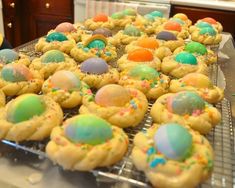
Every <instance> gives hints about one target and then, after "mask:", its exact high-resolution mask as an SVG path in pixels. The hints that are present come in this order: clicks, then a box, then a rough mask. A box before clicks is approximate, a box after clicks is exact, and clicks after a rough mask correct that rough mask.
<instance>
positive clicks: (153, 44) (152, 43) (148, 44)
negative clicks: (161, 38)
mask: <svg viewBox="0 0 235 188" xmlns="http://www.w3.org/2000/svg"><path fill="white" fill-rule="evenodd" d="M137 45H138V46H140V47H143V48H150V49H156V48H158V46H159V44H158V42H157V40H156V39H155V38H142V39H140V40H138V42H137Z"/></svg>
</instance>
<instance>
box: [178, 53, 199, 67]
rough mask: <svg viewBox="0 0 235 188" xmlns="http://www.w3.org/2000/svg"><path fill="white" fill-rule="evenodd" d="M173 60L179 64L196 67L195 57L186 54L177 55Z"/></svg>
mask: <svg viewBox="0 0 235 188" xmlns="http://www.w3.org/2000/svg"><path fill="white" fill-rule="evenodd" d="M175 60H176V61H177V62H179V63H181V64H189V65H197V59H196V57H195V56H194V55H192V54H190V53H188V52H181V53H179V54H177V55H176V56H175Z"/></svg>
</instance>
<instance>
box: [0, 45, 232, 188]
mask: <svg viewBox="0 0 235 188" xmlns="http://www.w3.org/2000/svg"><path fill="white" fill-rule="evenodd" d="M35 42H36V41H32V42H30V43H28V44H26V45H24V46H21V47H19V48H17V49H16V50H18V51H19V52H22V53H25V54H27V55H29V56H31V57H33V58H34V57H37V56H39V55H41V54H40V53H37V52H35V51H34V50H33V49H34V44H35ZM209 76H210V78H211V80H212V81H213V82H214V84H215V85H218V86H220V87H222V88H225V79H224V76H223V73H222V71H221V70H220V67H219V65H218V64H214V65H212V66H210V72H209ZM151 106H152V103H149V108H148V112H147V113H146V114H145V118H144V120H143V121H142V122H141V123H140V125H139V126H137V127H135V128H127V129H125V132H126V133H127V134H128V136H129V141H130V144H129V147H128V151H127V153H126V155H125V157H124V158H123V160H122V161H120V162H119V163H117V164H116V165H114V166H111V167H109V168H101V169H96V170H93V171H92V172H93V174H94V175H95V176H96V179H97V182H98V183H106V184H107V183H111V184H114V183H120V182H122V183H128V184H129V185H131V186H134V187H145V188H147V187H151V185H150V183H149V182H148V180H147V179H146V177H145V175H144V173H142V172H140V171H138V170H137V169H136V168H135V167H134V165H133V163H132V160H131V158H130V153H131V150H132V148H133V138H134V136H135V134H136V133H138V132H139V131H142V130H145V129H147V128H148V127H150V126H151V125H152V118H151V117H150V115H149V112H150V109H151ZM216 107H217V108H218V109H219V111H220V112H221V114H222V121H221V123H220V124H219V125H217V126H216V127H215V128H214V129H213V130H212V131H211V132H210V133H209V135H207V136H206V137H207V139H208V140H209V141H210V143H211V145H212V147H213V149H214V153H215V161H214V171H213V173H212V176H211V178H210V179H209V180H208V181H206V182H205V183H203V184H201V185H200V186H199V187H201V188H209V187H226V188H229V187H233V186H234V185H235V148H234V145H235V144H234V127H233V124H232V116H231V106H230V102H229V101H228V100H227V99H224V100H223V101H222V102H220V103H219V104H217V105H216ZM75 114H77V110H66V111H64V118H65V119H67V118H69V117H71V116H73V115H75ZM2 142H3V143H4V144H7V145H9V146H12V147H15V148H16V149H21V150H22V151H26V152H30V153H33V154H36V155H38V156H39V157H40V158H47V155H46V154H45V152H44V150H45V146H46V143H47V142H48V140H46V141H43V142H23V143H14V142H11V141H7V140H2Z"/></svg>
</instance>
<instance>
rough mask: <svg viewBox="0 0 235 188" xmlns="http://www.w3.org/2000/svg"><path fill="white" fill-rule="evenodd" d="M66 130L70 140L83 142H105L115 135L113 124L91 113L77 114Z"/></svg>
mask: <svg viewBox="0 0 235 188" xmlns="http://www.w3.org/2000/svg"><path fill="white" fill-rule="evenodd" d="M64 131H65V135H66V137H67V138H68V139H69V140H71V141H72V142H74V143H81V144H90V145H98V144H103V143H105V142H106V141H108V140H110V139H111V138H112V137H113V133H112V127H111V125H110V124H109V123H108V122H107V121H105V120H103V119H101V118H99V117H97V116H95V115H91V114H84V115H78V116H75V117H74V118H73V119H72V120H71V121H70V122H69V124H68V125H66V127H65V130H64Z"/></svg>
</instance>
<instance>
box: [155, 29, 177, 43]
mask: <svg viewBox="0 0 235 188" xmlns="http://www.w3.org/2000/svg"><path fill="white" fill-rule="evenodd" d="M156 38H157V39H159V40H165V41H169V40H177V38H176V36H175V35H174V34H173V33H171V32H168V31H161V32H160V33H158V34H157V36H156Z"/></svg>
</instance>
